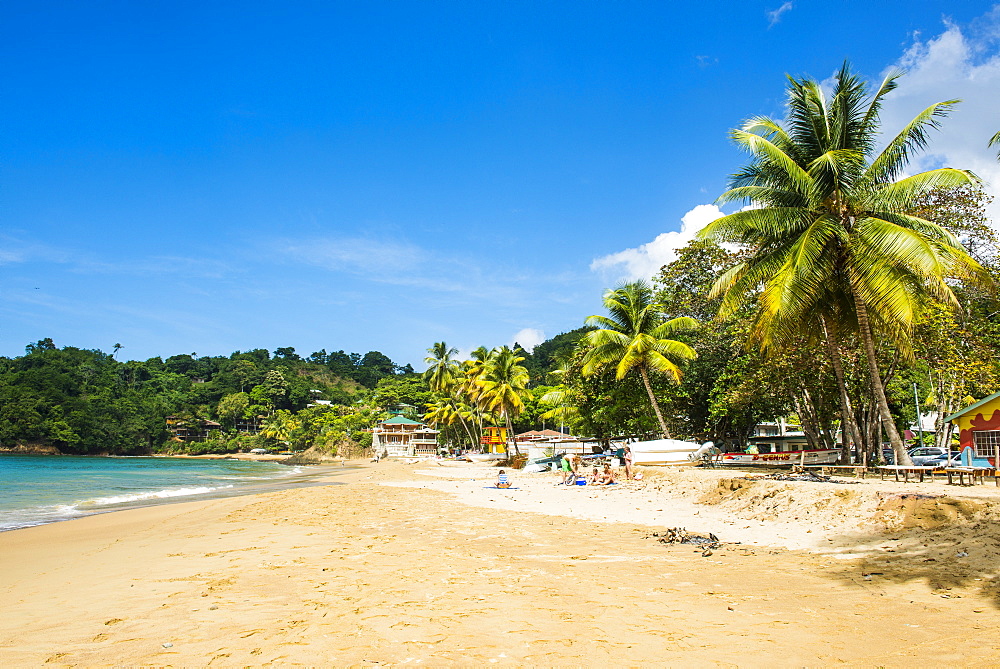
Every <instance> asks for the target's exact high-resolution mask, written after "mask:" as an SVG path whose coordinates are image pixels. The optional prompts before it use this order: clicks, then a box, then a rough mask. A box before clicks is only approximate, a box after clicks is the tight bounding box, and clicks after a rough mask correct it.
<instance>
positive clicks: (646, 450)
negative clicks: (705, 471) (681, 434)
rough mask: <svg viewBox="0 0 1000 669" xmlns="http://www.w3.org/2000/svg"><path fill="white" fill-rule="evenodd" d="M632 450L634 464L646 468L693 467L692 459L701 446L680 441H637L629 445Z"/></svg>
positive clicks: (694, 461)
mask: <svg viewBox="0 0 1000 669" xmlns="http://www.w3.org/2000/svg"><path fill="white" fill-rule="evenodd" d="M628 446H629V448H630V449H632V464H634V465H644V466H671V465H693V464H696V463H697V462H699V461H698V460H694V459H692V458H691V457H689V456H691V455H692V454H693V453H694V452H695V451H697V450H698V449H699V448H701V444H696V443H694V442H691V441H681V440H680V439H652V440H650V441H637V442H634V443H631V444H629V445H628Z"/></svg>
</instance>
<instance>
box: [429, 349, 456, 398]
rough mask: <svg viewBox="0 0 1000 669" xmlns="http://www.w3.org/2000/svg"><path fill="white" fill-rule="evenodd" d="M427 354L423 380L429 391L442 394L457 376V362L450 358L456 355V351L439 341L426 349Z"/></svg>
mask: <svg viewBox="0 0 1000 669" xmlns="http://www.w3.org/2000/svg"><path fill="white" fill-rule="evenodd" d="M427 352H428V353H430V355H429V356H427V357H426V358H424V362H426V363H427V365H428V367H427V371H425V372H424V379H425V380H426V381H427V385H428V386H430V389H431V390H433V391H434V392H436V393H443V392H445V391H446V390H448V388H449V387H450V386H451V385H452V383H454V381H455V377H456V375H457V374H458V369H459V366H458V361H457V360H455V359H454V358H453V357H452V356H455V355H458V349H457V348H449V347H448V345H447V344H446V343H444V342H443V341H439V342H435V344H434V345H433V346H431V347H430V348H429V349H427Z"/></svg>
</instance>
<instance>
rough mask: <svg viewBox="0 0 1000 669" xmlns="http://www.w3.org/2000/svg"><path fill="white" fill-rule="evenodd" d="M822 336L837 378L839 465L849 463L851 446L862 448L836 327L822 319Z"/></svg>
mask: <svg viewBox="0 0 1000 669" xmlns="http://www.w3.org/2000/svg"><path fill="white" fill-rule="evenodd" d="M822 324H823V334H824V335H826V337H825V339H826V346H827V349H828V350H829V352H830V364H832V365H833V374H834V376H836V377H837V388H839V390H840V427H841V431H840V432H841V434H840V437H841V439H840V441H841V444H840V460H841V464H847V463H848V462H850V452H851V445H850V442H852V441H853V442H854V444H855V445H856V446H857V447H858V448H864V446H863V444H862V441H861V432H860V430H858V424H857V422H856V421H855V420H854V407H852V406H851V396H850V395H849V394H848V393H847V380H846V377H845V375H844V359H843V357H842V356H841V353H840V339H839V337H837V330H836V326H835V325H833V324H832V323H829V324H828V323H827V322H826V318H824V319H822Z"/></svg>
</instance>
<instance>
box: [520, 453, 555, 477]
mask: <svg viewBox="0 0 1000 669" xmlns="http://www.w3.org/2000/svg"><path fill="white" fill-rule="evenodd" d="M560 460H562V456H560V455H553V456H551V457H547V458H535V459H534V460H528V462H527V463H526V464H525V465H524V469H523V470H522V471H525V472H535V473H538V472H547V471H549V470H550V469H552V467H553V465H558V463H559V461H560Z"/></svg>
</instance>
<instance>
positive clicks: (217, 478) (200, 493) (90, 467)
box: [0, 455, 331, 532]
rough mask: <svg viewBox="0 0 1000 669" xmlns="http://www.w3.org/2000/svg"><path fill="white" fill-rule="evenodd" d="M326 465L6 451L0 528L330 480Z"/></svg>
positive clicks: (0, 476)
mask: <svg viewBox="0 0 1000 669" xmlns="http://www.w3.org/2000/svg"><path fill="white" fill-rule="evenodd" d="M320 473H322V474H324V475H326V474H330V473H331V471H330V469H329V468H327V467H302V466H299V467H290V466H287V465H282V464H278V463H274V462H243V461H240V460H192V459H188V458H141V457H140V458H134V457H130V458H103V457H85V458H84V457H72V456H48V457H44V456H30V455H11V456H0V532H2V531H4V530H13V529H17V528H20V527H29V526H31V525H41V524H43V523H51V522H55V521H59V520H69V519H70V518H77V517H79V516H83V515H88V514H91V513H101V512H105V511H115V510H120V509H126V508H133V507H137V506H149V505H152V504H164V503H169V502H181V501H184V502H186V501H193V500H198V499H206V498H213V497H231V496H235V495H245V494H251V493H256V492H267V491H269V490H277V489H282V488H291V487H300V486H308V485H323V483H320V482H318V481H316V480H315V478H316V476H317V475H318V474H320Z"/></svg>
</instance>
